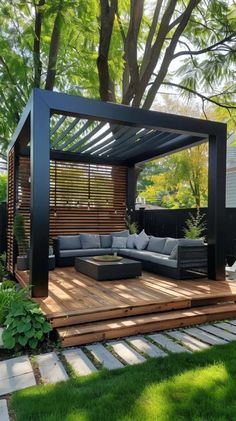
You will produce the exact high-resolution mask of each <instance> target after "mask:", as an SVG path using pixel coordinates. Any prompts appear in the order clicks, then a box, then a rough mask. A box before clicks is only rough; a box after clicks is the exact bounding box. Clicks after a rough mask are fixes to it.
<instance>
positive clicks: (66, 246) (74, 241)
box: [58, 235, 81, 250]
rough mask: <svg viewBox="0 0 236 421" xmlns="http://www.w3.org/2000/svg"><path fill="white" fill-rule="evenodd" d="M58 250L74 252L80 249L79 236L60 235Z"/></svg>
mask: <svg viewBox="0 0 236 421" xmlns="http://www.w3.org/2000/svg"><path fill="white" fill-rule="evenodd" d="M58 243H59V250H74V249H80V248H81V241H80V235H60V236H59V237H58Z"/></svg>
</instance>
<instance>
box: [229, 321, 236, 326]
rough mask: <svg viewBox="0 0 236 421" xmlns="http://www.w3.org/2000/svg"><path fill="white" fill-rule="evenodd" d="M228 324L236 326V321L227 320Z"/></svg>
mask: <svg viewBox="0 0 236 421" xmlns="http://www.w3.org/2000/svg"><path fill="white" fill-rule="evenodd" d="M227 323H230V324H231V325H234V326H236V320H227Z"/></svg>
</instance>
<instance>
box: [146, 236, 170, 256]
mask: <svg viewBox="0 0 236 421" xmlns="http://www.w3.org/2000/svg"><path fill="white" fill-rule="evenodd" d="M165 243H166V238H161V237H150V240H149V243H148V246H147V250H148V251H154V252H156V253H162V251H163V249H164V246H165Z"/></svg>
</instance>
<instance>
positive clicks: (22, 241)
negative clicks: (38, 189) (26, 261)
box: [13, 213, 28, 255]
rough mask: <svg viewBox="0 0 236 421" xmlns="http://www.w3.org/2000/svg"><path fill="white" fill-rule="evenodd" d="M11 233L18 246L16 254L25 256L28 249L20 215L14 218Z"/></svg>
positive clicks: (22, 218) (23, 224)
mask: <svg viewBox="0 0 236 421" xmlns="http://www.w3.org/2000/svg"><path fill="white" fill-rule="evenodd" d="M13 233H14V237H15V240H16V242H17V245H18V252H19V253H20V254H22V255H25V254H26V250H27V247H28V243H27V238H26V233H25V222H24V216H23V215H22V214H21V213H16V214H15V217H14V224H13Z"/></svg>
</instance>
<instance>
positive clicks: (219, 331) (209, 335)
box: [0, 320, 236, 421]
mask: <svg viewBox="0 0 236 421" xmlns="http://www.w3.org/2000/svg"><path fill="white" fill-rule="evenodd" d="M234 340H236V320H228V321H226V322H216V323H213V324H206V325H199V326H195V327H189V328H180V329H176V330H169V331H165V332H162V333H159V332H158V333H153V334H147V335H145V336H144V335H137V336H131V337H127V338H122V340H111V341H107V342H105V343H103V344H102V343H96V344H91V345H87V346H85V347H75V348H68V349H65V350H64V351H63V353H62V355H63V357H64V358H65V360H66V363H67V364H69V365H70V366H71V367H72V369H73V370H74V371H75V373H77V374H78V375H79V376H85V375H88V374H91V373H93V372H96V371H97V370H98V369H99V368H100V367H104V368H106V369H108V370H113V369H122V367H124V366H125V365H133V364H139V363H143V362H145V361H146V360H147V359H148V358H158V357H164V356H166V355H168V354H171V353H180V352H188V353H191V352H193V351H202V350H204V349H207V348H209V347H211V346H212V345H222V344H226V343H228V342H230V341H234ZM36 362H37V364H38V368H39V372H40V374H41V377H42V381H43V382H46V383H56V382H58V381H62V380H67V379H68V378H69V376H68V374H67V368H68V366H67V367H65V365H66V364H63V359H61V358H60V355H57V354H56V353H55V352H49V353H47V354H41V355H38V356H37V357H36ZM99 364H100V365H99ZM34 385H36V380H35V377H34V372H33V368H32V365H31V362H30V360H29V358H28V356H23V357H17V358H11V359H9V360H6V361H1V362H0V396H4V395H6V394H8V393H12V392H14V391H15V390H20V389H24V388H26V387H29V386H34ZM5 420H6V421H8V420H9V418H8V413H7V405H6V401H5V400H4V399H2V400H0V421H5Z"/></svg>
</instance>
